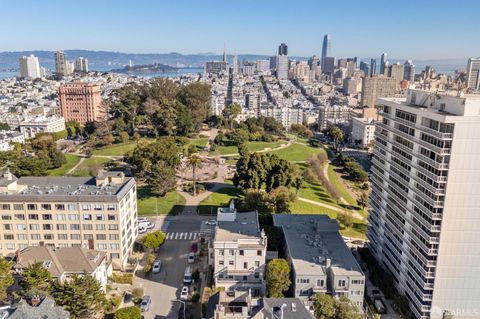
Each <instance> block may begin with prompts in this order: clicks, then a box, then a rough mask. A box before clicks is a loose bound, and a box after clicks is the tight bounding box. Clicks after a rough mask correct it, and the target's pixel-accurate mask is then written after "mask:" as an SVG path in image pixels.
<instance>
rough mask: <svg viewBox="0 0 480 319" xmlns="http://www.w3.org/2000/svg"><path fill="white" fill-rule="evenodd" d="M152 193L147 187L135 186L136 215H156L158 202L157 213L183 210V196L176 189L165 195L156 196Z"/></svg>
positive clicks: (174, 213) (173, 213) (170, 213)
mask: <svg viewBox="0 0 480 319" xmlns="http://www.w3.org/2000/svg"><path fill="white" fill-rule="evenodd" d="M155 199H156V196H155V195H153V194H152V193H151V191H150V188H148V187H138V188H137V209H138V215H140V216H147V215H156V208H157V203H158V214H159V215H167V214H168V215H176V214H178V213H179V212H181V211H182V210H183V207H184V206H185V198H183V197H182V196H181V195H180V194H178V193H177V192H176V191H171V192H169V193H167V194H166V195H165V197H158V200H155Z"/></svg>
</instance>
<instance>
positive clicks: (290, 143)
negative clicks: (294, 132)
mask: <svg viewBox="0 0 480 319" xmlns="http://www.w3.org/2000/svg"><path fill="white" fill-rule="evenodd" d="M293 142H295V139H289V140H288V141H287V144H282V145H280V146H277V147H274V148H270V147H267V148H264V149H263V150H260V151H255V152H254V153H267V152H273V151H278V150H281V149H284V148H287V147H289V146H290V145H292V144H293ZM238 155H239V154H238V153H232V154H222V155H220V156H221V157H233V156H238Z"/></svg>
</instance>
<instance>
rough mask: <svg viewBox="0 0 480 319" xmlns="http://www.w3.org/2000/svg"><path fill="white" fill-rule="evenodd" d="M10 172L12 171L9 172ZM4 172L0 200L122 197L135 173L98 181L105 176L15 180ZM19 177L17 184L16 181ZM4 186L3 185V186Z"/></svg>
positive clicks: (98, 199)
mask: <svg viewBox="0 0 480 319" xmlns="http://www.w3.org/2000/svg"><path fill="white" fill-rule="evenodd" d="M10 175H11V174H10ZM11 176H12V177H11V179H10V178H9V177H8V176H6V175H3V177H0V201H2V202H14V201H39V199H40V198H43V199H45V200H47V198H48V200H49V201H66V202H76V201H93V200H94V201H96V202H102V201H112V200H116V199H120V198H122V197H123V196H124V195H125V194H126V192H127V191H128V190H130V188H131V186H133V185H134V184H135V180H134V178H132V177H123V178H117V180H121V182H117V183H112V182H108V180H107V182H105V183H101V184H98V181H99V180H104V179H105V178H106V177H105V176H101V175H99V177H97V178H95V177H66V176H42V177H37V176H28V177H20V178H19V179H18V180H16V178H15V176H13V175H11ZM15 180H16V183H17V184H16V185H14V184H13V183H14V182H15ZM1 186H3V187H1Z"/></svg>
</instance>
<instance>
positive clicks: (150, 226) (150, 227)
mask: <svg viewBox="0 0 480 319" xmlns="http://www.w3.org/2000/svg"><path fill="white" fill-rule="evenodd" d="M152 228H155V224H154V223H148V224H147V229H152Z"/></svg>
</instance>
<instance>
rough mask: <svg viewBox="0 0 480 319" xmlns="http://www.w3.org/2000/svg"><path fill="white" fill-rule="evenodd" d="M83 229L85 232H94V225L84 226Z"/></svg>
mask: <svg viewBox="0 0 480 319" xmlns="http://www.w3.org/2000/svg"><path fill="white" fill-rule="evenodd" d="M82 227H83V230H93V225H92V224H83V225H82Z"/></svg>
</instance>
